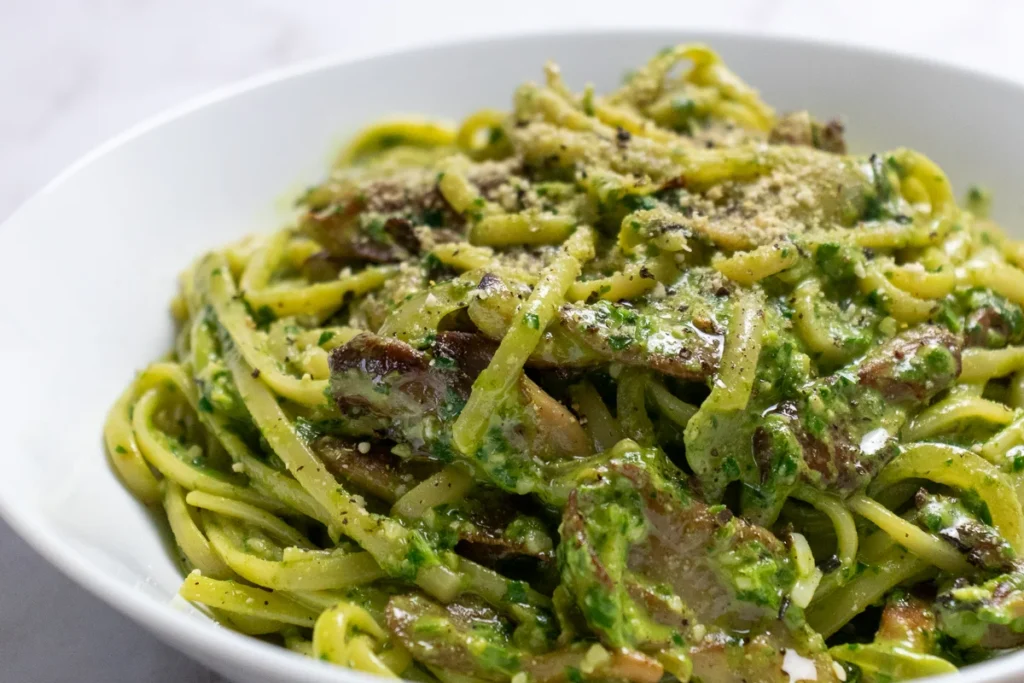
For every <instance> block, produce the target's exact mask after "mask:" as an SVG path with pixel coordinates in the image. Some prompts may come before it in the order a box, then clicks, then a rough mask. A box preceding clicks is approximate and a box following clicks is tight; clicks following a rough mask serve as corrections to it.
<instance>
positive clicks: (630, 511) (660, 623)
mask: <svg viewBox="0 0 1024 683" xmlns="http://www.w3.org/2000/svg"><path fill="white" fill-rule="evenodd" d="M560 533H561V536H562V543H561V544H560V545H559V547H558V554H559V566H560V567H561V570H562V582H563V583H562V585H563V586H564V587H565V589H566V591H567V592H568V593H570V594H572V595H574V596H575V597H576V601H577V605H578V607H579V609H580V611H581V612H582V614H583V617H584V619H585V620H586V621H587V624H588V625H589V626H590V628H591V629H592V630H594V632H595V633H597V634H598V636H599V637H600V638H601V640H602V642H604V643H605V644H606V645H608V646H610V647H631V648H639V649H645V650H646V649H662V648H668V647H678V648H681V649H682V651H683V652H686V653H688V656H690V658H691V660H692V661H693V664H694V667H695V669H694V674H695V675H696V676H699V677H700V679H701V680H719V676H720V675H721V674H722V673H723V672H725V671H728V670H730V669H736V668H737V662H738V661H742V662H745V663H744V664H743V665H742V666H740V667H738V671H739V673H737V674H736V676H737V678H736V679H735V680H740V678H739V677H742V676H746V677H747V678H748V680H765V681H775V680H779V681H782V680H786V678H785V677H784V674H783V673H782V669H781V666H782V653H781V652H780V650H784V649H786V648H791V649H793V650H794V651H795V652H797V653H799V654H800V655H801V656H804V657H809V658H811V659H812V660H814V661H815V662H816V666H818V668H819V669H820V670H821V671H822V676H823V677H824V678H822V679H820V680H830V679H829V678H828V676H829V673H828V671H829V667H830V662H829V660H828V657H827V656H826V655H825V654H824V653H823V652H822V647H821V643H820V642H815V641H814V638H813V636H812V635H811V634H810V632H809V631H808V630H807V629H806V628H805V627H804V626H802V624H801V623H800V620H801V617H800V613H799V611H798V610H795V611H792V612H791V611H790V610H789V599H788V595H789V591H790V589H791V588H792V586H793V582H794V578H795V574H794V570H793V568H792V562H791V560H790V559H789V554H788V552H787V550H786V548H785V547H784V546H783V544H782V543H781V542H780V541H779V540H778V539H777V538H776V537H775V536H773V535H772V534H771V533H770V532H769V531H767V530H766V529H763V528H761V527H757V526H754V525H752V524H749V523H747V522H745V521H744V520H742V519H740V518H738V517H734V516H733V515H732V514H731V513H729V511H728V510H727V509H726V508H725V507H724V506H708V505H707V504H705V503H703V502H702V501H700V500H699V499H697V498H695V497H694V495H693V493H692V492H691V490H690V489H689V487H688V486H687V484H686V479H685V475H683V474H682V473H681V472H679V470H677V469H676V468H675V467H674V466H673V465H672V464H671V463H669V462H668V460H667V459H666V458H665V457H664V455H663V454H662V453H661V452H660V451H657V450H656V449H640V448H638V447H636V446H635V445H632V444H629V442H623V443H622V444H620V445H619V446H618V447H616V449H614V450H613V451H612V452H611V454H610V457H609V458H608V459H607V460H606V461H605V462H604V463H603V464H600V465H598V466H595V467H594V468H593V469H592V470H591V471H589V472H588V473H584V474H583V475H581V477H580V480H579V482H578V483H577V486H576V488H575V489H574V490H573V492H572V493H571V494H570V497H569V502H568V504H567V505H566V507H565V511H564V515H563V520H562V527H561V529H560ZM782 617H785V620H783V618H782ZM787 624H788V625H787ZM754 632H756V633H761V634H762V635H761V636H759V637H758V638H755V639H753V640H751V639H749V638H748V636H749V634H750V633H754ZM737 655H742V656H737ZM747 655H750V656H749V657H748V656H747ZM755 655H756V656H755ZM769 673H770V674H771V675H770V676H769V675H767V674H769ZM724 680H733V679H732V678H729V677H726V678H725V679H724Z"/></svg>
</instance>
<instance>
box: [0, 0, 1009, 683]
mask: <svg viewBox="0 0 1024 683" xmlns="http://www.w3.org/2000/svg"><path fill="white" fill-rule="evenodd" d="M625 26H648V27H662V28H664V27H666V26H678V27H679V28H680V29H686V28H704V29H719V30H734V31H741V32H756V33H768V34H774V35H791V36H800V37H809V38H816V39H820V40H828V41H839V42H844V43H852V44H858V45H865V46H872V47H876V48H880V49H885V50H891V51H896V52H902V53H910V54H917V55H921V56H926V57H929V58H932V59H938V60H942V61H949V62H956V63H959V64H962V65H967V66H970V67H973V68H976V69H979V70H983V71H988V72H992V73H997V74H1000V75H1003V76H1006V77H1009V78H1012V79H1015V80H1019V81H1021V82H1024V41H1022V40H1021V39H1020V32H1021V27H1022V26H1024V3H1019V2H1016V1H1015V0H1005V1H999V0H990V1H988V2H984V1H974V2H966V1H964V2H950V1H945V2H940V1H938V0H931V1H928V2H925V1H918V0H914V1H911V0H906V1H904V2H901V1H899V0H885V1H877V0H856V2H853V1H847V0H835V1H833V2H826V1H823V0H808V1H806V2H801V1H796V0H764V1H755V0H745V1H738V2H725V1H716V0H702V2H699V3H697V2H692V1H689V0H686V1H684V0H666V1H664V2H654V1H653V0H652V1H651V2H644V1H642V0H628V1H622V0H620V1H619V2H607V1H605V0H587V1H586V2H560V1H559V0H545V1H536V0H515V1H512V2H508V1H506V2H500V3H490V2H484V1H483V0H478V1H476V2H472V1H470V2H454V1H453V2H446V1H442V0H411V1H409V2H399V1H397V0H394V1H380V0H360V1H359V2H352V1H351V0H302V1H300V0H292V1H289V0H164V1H163V2H161V1H157V0H106V1H104V0H40V1H38V2H35V1H33V0H0V220H2V219H3V218H6V216H7V215H8V214H9V213H11V212H12V211H13V210H14V209H15V207H16V206H17V205H18V204H19V203H20V202H21V201H23V200H24V199H25V198H26V197H27V196H28V195H29V194H31V193H32V192H33V191H34V190H36V189H38V187H39V186H41V185H42V184H43V183H45V182H46V181H47V180H48V179H49V178H50V177H52V176H53V175H54V174H56V173H57V172H58V171H59V170H60V169H61V168H62V167H64V166H65V165H67V164H68V163H69V162H70V161H72V160H74V159H75V158H77V157H78V156H80V155H81V154H83V153H84V152H86V151H88V150H89V149H90V148H92V147H94V146H95V145H96V144H98V143H99V142H102V141H103V140H104V139H106V138H108V137H110V136H111V135H114V134H115V133H117V132H119V131H120V130H122V129H124V128H125V127H126V126H129V125H131V124H133V123H136V122H138V121H140V120H142V119H144V118H146V117H148V116H150V115H152V114H155V113H157V112H159V111H160V110H162V109H164V108H166V107H168V106H170V105H173V104H176V103H178V102H180V101H181V100H183V99H186V98H190V97H193V96H196V95H199V94H202V93H204V92H207V91H209V90H211V89H213V88H216V87H217V86H220V85H222V84H224V83H228V82H231V81H234V80H237V79H240V78H244V77H247V76H251V75H253V74H257V73H259V72H261V71H265V70H267V69H271V68H274V67H278V66H282V65H286V64H291V63H295V62H298V61H302V60H306V59H310V58H317V57H322V56H326V55H331V54H340V55H358V54H366V53H370V52H380V51H385V50H389V49H394V48H398V47H402V46H407V45H414V44H424V43H432V42H439V41H443V40H448V39H452V38H460V37H469V36H481V35H497V34H503V33H513V32H522V31H528V30H546V31H557V30H566V29H572V28H588V27H591V28H592V27H608V28H615V27H625ZM657 47H660V46H652V50H653V49H655V48H657ZM626 66H628V65H623V67H626ZM537 67H538V65H536V64H524V65H523V73H524V76H528V75H530V74H532V73H533V72H534V71H535V70H536V68H537ZM841 76H842V75H841V74H837V78H839V77H841ZM908 87H913V84H908ZM353 95H354V96H358V93H354V94H353ZM878 106H879V107H884V106H885V103H884V102H879V103H878ZM950 106H956V107H970V106H971V103H969V102H961V101H958V99H957V93H955V92H950ZM959 134H969V131H966V132H963V131H962V132H960V133H959ZM0 229H2V228H0ZM2 328H3V323H2V321H0V329H2ZM6 332H7V333H16V331H13V332H12V331H6ZM5 389H6V390H8V391H10V390H12V389H11V388H10V387H6V388H5ZM2 422H3V418H2V416H0V426H2ZM55 428H59V425H55ZM0 476H3V473H2V472H0ZM219 680H220V679H219V678H218V677H217V676H215V675H214V674H211V673H208V672H206V671H205V670H203V669H202V668H201V667H199V666H198V665H196V664H193V663H191V662H190V661H189V660H188V659H186V658H185V657H184V656H182V655H179V654H177V653H175V652H173V651H171V650H169V649H168V648H166V647H164V646H162V645H161V644H159V643H158V642H157V641H156V640H155V639H153V638H152V637H151V636H149V635H148V634H147V633H144V632H142V631H141V630H140V629H139V628H138V627H136V626H135V625H134V624H132V623H131V622H129V621H128V620H126V619H125V618H123V617H121V616H120V615H119V614H117V613H115V612H114V611H113V610H111V609H110V608H108V607H106V606H105V605H103V604H102V603H100V602H99V601H98V600H96V599H95V598H92V597H91V596H90V595H88V594H86V593H85V592H84V591H83V590H81V589H79V588H78V587H77V586H75V585H74V584H72V583H71V582H70V581H68V580H67V579H65V578H64V577H63V576H61V575H59V574H58V573H57V572H56V571H55V570H53V569H51V568H50V567H49V566H48V565H47V564H46V563H45V562H44V561H43V560H42V559H41V558H39V557H38V556H37V555H36V554H35V553H34V552H33V551H31V550H30V549H29V548H28V547H27V546H26V545H25V544H24V543H23V542H22V541H21V540H20V539H18V538H17V537H16V536H15V535H14V534H13V533H12V532H11V530H10V529H9V528H8V527H7V526H6V525H5V524H4V523H3V522H0V683H22V682H31V683H49V682H51V681H53V682H58V681H60V682H63V681H75V682H78V683H92V682H97V683H99V682H103V683H108V682H109V683H120V682H122V681H124V682H135V681H153V682H155V683H172V682H173V683H198V682H203V683H205V682H207V681H219Z"/></svg>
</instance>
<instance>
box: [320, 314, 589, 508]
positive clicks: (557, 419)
mask: <svg viewBox="0 0 1024 683" xmlns="http://www.w3.org/2000/svg"><path fill="white" fill-rule="evenodd" d="M495 348H496V347H495V345H493V344H492V343H488V342H487V340H486V339H484V338H483V337H481V336H479V335H472V334H467V333H463V332H444V333H441V334H439V335H438V336H437V339H436V341H435V343H434V346H433V348H432V351H431V353H429V354H428V353H425V352H421V351H417V350H416V349H414V348H412V347H411V346H409V345H408V344H406V343H405V342H402V341H399V340H396V339H388V338H383V337H377V336H375V335H372V334H362V335H359V336H358V337H356V338H355V339H353V340H351V341H349V342H348V343H347V344H345V345H344V346H340V347H338V348H337V349H335V350H334V351H333V352H332V353H331V360H330V363H331V391H332V393H333V395H334V399H335V401H336V402H337V405H338V408H339V409H340V410H341V412H342V413H343V414H344V415H346V416H347V417H350V418H365V417H369V418H371V419H372V420H373V421H374V424H375V427H376V429H377V430H378V432H379V433H380V434H382V435H385V436H387V437H389V438H391V439H392V440H394V441H396V442H399V443H402V444H406V445H408V446H409V447H410V448H411V449H412V450H413V452H414V453H416V454H419V455H422V456H426V457H431V458H434V459H436V460H439V461H442V462H450V461H451V460H453V459H455V458H464V457H465V456H463V455H462V454H460V453H458V452H457V450H456V449H455V448H454V446H453V445H452V443H451V427H452V424H453V423H454V421H455V419H456V418H457V417H458V415H459V413H460V412H461V411H462V407H463V405H464V404H465V402H466V400H467V399H468V397H469V394H470V391H471V390H472V386H473V380H474V379H475V378H476V376H477V375H478V374H479V373H480V372H481V371H482V370H483V368H485V367H486V366H487V363H488V362H489V361H490V358H491V356H492V355H493V353H494V349H495ZM590 453H591V446H590V441H589V439H588V438H587V435H586V432H585V431H584V430H583V428H582V427H581V426H580V424H579V422H578V421H577V420H576V418H575V416H573V414H572V413H571V412H570V411H569V410H568V409H567V408H566V407H565V406H563V405H562V404H560V403H559V402H558V401H556V400H554V399H553V398H551V397H550V396H549V395H548V394H547V393H545V392H544V391H543V390H542V389H541V388H540V387H538V386H537V385H536V384H535V383H534V382H533V381H532V380H530V379H529V378H528V377H526V376H525V375H523V376H522V377H521V379H520V381H519V391H518V392H517V393H516V394H514V395H513V396H511V397H510V398H509V400H508V401H506V403H505V404H504V405H503V406H502V407H501V409H500V410H499V411H498V413H497V414H496V415H495V416H494V418H492V422H491V426H490V428H489V429H488V432H487V435H486V437H485V439H484V442H483V444H482V446H481V448H480V450H478V451H477V452H476V453H475V454H473V456H472V457H471V458H469V461H470V463H471V464H472V465H473V466H474V467H475V468H476V470H477V471H479V472H481V473H482V474H483V475H484V476H485V477H487V478H488V479H489V480H490V482H491V483H493V484H495V485H497V486H498V487H499V488H502V489H505V490H507V491H511V492H517V493H524V492H528V491H532V490H536V489H537V488H538V487H540V486H542V485H543V484H544V483H545V482H546V478H547V475H545V474H544V473H543V472H542V469H543V464H544V463H548V462H555V461H562V460H566V459H571V458H576V457H582V456H586V455H589V454H590Z"/></svg>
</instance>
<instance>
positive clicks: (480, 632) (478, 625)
mask: <svg viewBox="0 0 1024 683" xmlns="http://www.w3.org/2000/svg"><path fill="white" fill-rule="evenodd" d="M385 618H386V621H387V626H388V629H389V630H390V631H391V633H392V634H393V635H394V636H395V638H396V639H397V640H398V642H400V643H401V644H402V646H403V647H404V648H405V649H406V650H408V651H409V653H410V654H411V655H412V656H413V658H415V659H416V660H417V661H419V662H422V663H424V664H427V665H429V666H433V667H439V668H442V669H445V670H446V671H451V672H454V673H459V674H463V675H466V676H474V677H476V678H480V679H482V680H486V681H507V680H508V679H509V678H511V677H512V675H514V674H515V673H516V672H518V671H519V669H520V665H521V660H522V656H523V653H522V652H521V651H520V650H519V648H517V647H516V646H515V645H513V643H512V626H511V624H510V623H509V622H508V621H507V620H506V619H505V618H504V617H502V616H501V615H500V614H498V612H496V611H495V610H494V609H492V608H490V607H488V606H487V605H485V604H483V603H482V602H479V601H476V600H473V599H472V598H462V599H460V600H459V601H456V602H452V603H449V604H448V605H441V604H439V603H436V602H434V601H433V600H431V599H430V598H428V597H426V596H425V595H421V594H418V593H412V594H409V595H396V596H394V597H392V598H391V599H390V600H389V601H388V605H387V608H386V609H385Z"/></svg>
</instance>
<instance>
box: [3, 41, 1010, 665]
mask: <svg viewBox="0 0 1024 683" xmlns="http://www.w3.org/2000/svg"><path fill="white" fill-rule="evenodd" d="M645 35H646V36H650V37H651V38H652V40H653V39H655V38H656V37H657V38H663V37H665V36H675V37H674V38H673V40H676V41H687V40H692V41H698V42H705V43H708V44H710V45H712V46H713V45H714V44H715V42H716V41H740V42H749V43H754V44H759V45H760V47H762V48H770V47H771V46H772V45H782V44H786V45H791V46H796V47H799V48H804V49H807V50H812V51H813V50H819V51H831V52H833V53H836V54H838V56H840V57H842V58H845V59H854V60H856V59H863V58H874V59H878V58H882V59H885V60H890V61H894V62H903V63H909V64H911V65H912V66H914V67H916V68H925V69H931V70H938V71H947V72H954V73H956V74H957V75H959V76H963V77H967V78H970V79H973V80H977V81H984V82H986V83H987V84H989V85H992V86H994V87H999V88H1012V89H1018V90H1024V81H1020V80H1015V79H1013V78H1010V77H1007V76H1005V75H1002V74H997V73H993V72H989V71H985V70H983V69H980V68H977V67H975V66H964V65H960V64H957V63H955V62H953V61H952V60H947V59H944V58H940V57H933V56H922V55H918V54H913V53H907V52H902V51H899V50H892V49H882V48H879V47H874V46H866V45H860V44H857V43H855V42H852V41H847V40H839V41H836V40H823V39H817V38H811V37H807V36H800V35H787V34H765V33H758V32H755V31H750V30H747V29H731V30H730V29H722V28H702V27H700V26H694V27H684V26H667V27H665V26H662V27H659V26H656V25H653V24H651V25H648V26H634V27H627V28H610V27H595V28H585V29H578V30H571V29H570V30H565V29H554V30H529V31H516V32H510V33H499V34H495V35H483V36H481V35H476V36H471V37H462V38H458V39H445V38H439V39H436V40H426V41H417V42H416V43H414V44H412V45H406V46H400V47H387V48H383V49H371V50H367V51H363V52H360V53H359V54H356V55H326V56H323V57H318V58H314V59H307V60H302V61H299V62H297V63H295V64H291V65H287V66H282V67H277V68H274V69H270V70H266V71H263V72H261V73H258V74H256V75H253V76H249V77H246V78H242V79H239V80H236V81H233V82H230V83H227V84H225V85H222V86H219V87H216V88H214V89H212V90H210V91H208V92H206V93H204V94H200V95H197V96H194V97H191V98H188V99H186V100H185V101H184V102H182V103H180V104H177V105H173V106H171V107H168V108H166V109H164V110H162V111H161V112H159V113H157V114H154V115H152V116H149V117H146V118H144V119H142V120H141V121H140V122H138V123H135V124H133V125H131V126H129V127H128V128H127V129H125V130H124V131H123V132H121V133H119V134H116V135H114V136H113V137H111V138H108V139H107V140H106V141H105V142H102V143H100V144H98V145H97V146H95V147H94V148H92V149H91V150H90V151H88V152H86V153H85V154H83V155H81V156H79V157H78V158H77V160H75V161H73V162H71V163H70V164H68V165H67V166H66V167H65V168H64V170H62V171H61V172H59V173H58V174H57V175H56V176H54V177H53V179H51V180H50V181H49V182H47V183H45V184H44V185H43V186H42V187H41V188H40V189H38V190H36V191H35V192H34V193H33V194H31V195H30V196H29V197H28V198H27V199H25V200H23V201H22V202H21V203H20V204H19V205H18V206H17V207H16V208H15V210H14V211H13V212H12V213H11V214H10V215H9V216H7V217H6V218H4V219H3V220H2V221H0V234H5V233H6V232H7V231H14V230H16V229H17V226H18V223H19V222H20V218H21V215H22V214H24V213H27V212H28V211H30V210H31V209H32V208H33V207H34V206H36V205H37V204H40V203H43V202H45V201H46V198H47V196H48V195H49V194H50V193H52V192H54V191H57V190H58V189H59V188H60V187H61V186H62V185H63V184H64V183H65V182H67V181H68V180H69V179H70V178H72V177H73V176H75V175H76V174H78V173H80V172H82V171H84V170H85V169H87V168H88V167H89V166H90V165H91V164H93V163H94V162H96V161H97V160H99V159H100V158H102V157H104V156H105V155H107V154H109V153H111V152H113V151H115V150H117V149H118V148H120V147H122V146H124V145H127V144H129V143H131V142H132V141H133V140H135V139H136V138H139V137H142V136H144V135H146V134H148V133H150V132H153V131H156V130H158V129H159V128H161V127H162V126H164V125H166V124H168V123H171V122H173V121H175V120H177V119H179V118H183V117H186V116H189V115H190V114H193V113H195V112H197V111H199V110H202V109H204V108H205V107H207V106H210V105H213V104H216V103H218V102H222V101H224V100H228V99H231V98H233V97H236V96H238V95H241V94H243V93H246V92H249V91H252V90H257V89H261V88H265V87H270V86H273V85H275V84H277V83H279V82H282V81H286V80H289V79H293V78H297V77H301V76H304V75H307V74H312V73H316V72H320V71H327V70H332V69H336V68H345V67H352V66H356V65H360V64H364V63H370V62H373V61H376V60H380V59H383V58H388V57H402V58H407V59H410V60H413V59H415V58H416V57H417V56H418V55H421V54H425V53H429V52H434V51H438V50H446V49H452V50H484V51H486V49H487V48H488V46H490V45H492V44H496V43H498V44H510V43H518V42H523V41H530V40H545V41H558V40H566V41H573V40H579V39H596V40H614V39H616V38H618V37H624V36H629V37H638V36H645ZM115 476H116V475H115ZM0 518H3V519H4V520H5V521H6V522H7V523H8V524H9V525H10V526H11V528H12V529H13V530H14V531H15V532H16V533H17V534H18V535H19V536H20V537H21V538H22V539H23V540H24V541H25V542H26V543H27V544H28V545H29V546H30V547H31V548H32V549H33V550H35V551H36V552H37V553H39V554H40V555H41V556H43V557H44V558H45V559H46V560H47V561H48V562H49V563H50V564H51V565H53V566H54V567H56V568H57V569H58V570H59V571H60V572H61V573H63V574H64V575H65V576H66V577H68V578H69V579H71V580H72V581H73V582H74V583H76V584H78V585H79V586H81V587H83V588H85V589H86V590H87V591H88V592H89V593H91V594H92V595H94V596H96V597H97V598H99V599H100V600H102V601H103V602H105V603H106V604H108V605H110V606H111V607H113V608H114V609H116V610H117V611H119V612H120V613H121V614H123V615H125V616H127V617H129V618H130V619H132V620H133V621H135V622H136V623H138V624H140V625H142V626H143V627H145V628H146V629H147V630H148V631H150V633H152V634H153V635H155V636H156V637H157V638H158V639H160V640H167V639H169V640H170V641H171V645H172V646H173V647H174V648H175V649H177V650H178V651H179V652H181V653H183V654H185V655H186V656H188V657H189V658H192V659H197V660H199V661H200V662H201V663H203V664H204V665H206V666H209V665H208V664H206V662H208V661H210V660H212V659H219V660H221V661H224V662H227V663H230V664H232V665H237V666H242V667H244V669H258V670H259V671H260V673H262V674H271V675H280V676H285V677H287V679H288V680H293V679H294V680H310V681H321V682H324V683H331V682H334V683H338V682H341V681H346V682H347V681H364V682H365V683H372V682H373V681H377V680H379V679H378V678H377V677H375V676H373V675H372V674H368V673H364V672H360V671H357V670H354V669H349V668H347V667H340V666H337V665H332V664H326V663H323V662H319V661H317V660H314V659H312V658H310V657H306V656H303V655H300V654H298V653H295V652H292V651H290V650H288V649H286V648H283V647H279V646H276V645H272V644H270V643H267V642H264V641H262V640H259V639H258V638H254V637H252V636H247V635H244V634H241V633H238V632H235V631H231V630H229V629H227V628H224V627H221V626H220V625H219V624H217V623H216V622H214V621H213V620H203V619H197V618H195V617H194V616H192V615H188V614H185V613H184V612H183V611H182V610H181V609H179V608H176V607H175V606H174V605H173V604H172V602H170V601H168V602H166V603H160V602H157V601H155V600H153V599H152V598H151V597H149V596H147V595H145V594H144V593H142V592H140V591H136V590H131V589H126V588H125V586H124V585H123V584H122V583H121V582H120V581H118V580H117V579H115V578H113V577H112V576H109V575H108V574H107V573H106V572H104V571H103V570H102V569H100V568H98V567H96V566H95V565H94V564H93V563H92V562H91V561H90V560H89V559H88V558H87V557H86V556H85V555H84V554H83V553H81V552H80V551H78V550H77V549H75V548H74V547H73V546H71V545H70V544H68V543H67V542H65V541H64V540H62V539H61V538H60V536H59V534H57V533H55V532H54V531H52V530H51V529H50V528H49V527H48V525H47V524H45V523H42V522H40V521H38V520H36V519H34V518H33V516H32V515H31V514H30V511H26V510H23V509H21V508H19V507H17V506H15V505H13V504H12V501H10V500H9V499H8V498H7V497H6V496H5V494H4V489H3V488H0ZM182 579H183V580H184V576H183V577H182ZM164 634H167V637H166V638H165V637H164ZM211 668H212V667H211ZM1015 673H1016V674H1018V675H1021V674H1024V651H1021V652H1018V653H1015V654H1014V655H1011V656H1005V657H1000V658H997V659H995V660H992V661H988V662H984V663H979V664H975V665H972V666H971V667H970V668H969V669H967V672H966V674H965V673H964V672H960V673H954V674H948V675H944V676H940V677H937V678H929V679H927V680H928V681H948V680H953V679H954V677H959V678H957V680H970V681H972V682H974V683H985V682H989V681H991V682H993V683H994V682H995V681H996V680H997V679H999V678H1000V677H1002V676H1007V675H1012V674H1015ZM965 676H966V677H969V678H965Z"/></svg>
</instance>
